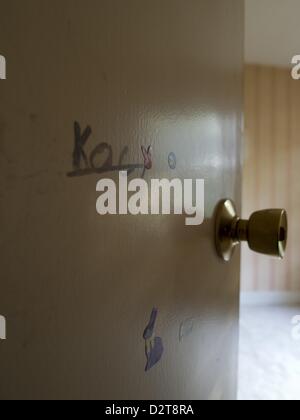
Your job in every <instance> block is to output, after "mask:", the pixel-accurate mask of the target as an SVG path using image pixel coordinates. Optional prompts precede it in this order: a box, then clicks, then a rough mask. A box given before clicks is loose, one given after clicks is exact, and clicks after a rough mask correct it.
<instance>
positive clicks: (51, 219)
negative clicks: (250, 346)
mask: <svg viewBox="0 0 300 420" xmlns="http://www.w3.org/2000/svg"><path fill="white" fill-rule="evenodd" d="M0 48H1V54H2V55H3V56H4V57H5V59H6V77H7V78H6V80H1V81H0V90H1V103H0V146H1V148H0V150H1V153H0V161H1V163H0V168H1V169H0V171H1V178H0V199H1V205H0V224H1V238H0V247H1V248H0V255H1V267H2V270H1V284H0V288H1V292H0V314H1V316H3V317H5V320H6V331H7V337H6V338H7V339H6V340H5V341H4V340H1V341H0V371H1V382H0V397H1V398H2V399H7V398H8V399H19V398H21V399H232V398H235V395H236V373H237V345H238V307H239V268H240V267H239V264H240V256H239V253H238V252H237V253H236V254H235V256H234V258H233V260H232V261H231V262H230V263H229V264H225V263H223V262H222V261H221V260H220V259H219V258H218V257H217V254H216V251H215V245H214V219H213V215H214V209H215V206H216V205H217V203H218V202H219V201H220V200H221V199H223V198H231V199H233V200H234V201H235V203H236V204H237V207H239V206H240V148H241V102H242V101H241V97H242V62H243V1H241V0H226V1H224V0H189V1H183V0H163V1H162V0H151V1H147V0H142V1H141V0H86V1H83V0H63V1H62V0H52V1H50V0H47V1H43V2H41V1H40V0H26V1H22V2H20V1H19V0H11V1H10V2H1V15H0ZM149 146H151V149H148V147H149ZM142 147H143V148H142ZM143 166H146V168H145V169H143ZM99 168H102V169H101V170H99ZM120 168H123V172H125V171H127V170H128V178H129V179H133V178H139V179H145V181H147V182H148V183H150V182H151V180H152V179H159V180H161V179H163V178H166V179H169V180H172V179H174V178H177V179H180V180H185V179H193V180H196V179H204V180H205V221H204V223H203V224H201V225H198V226H186V225H185V217H184V215H174V214H170V215H154V214H152V215H151V214H148V215H146V214H143V215H135V216H134V215H131V214H127V215H126V214H117V215H105V216H104V215H102V216H101V215H99V214H98V213H97V211H96V203H97V200H98V198H99V191H96V187H97V185H98V183H99V181H101V180H103V179H110V180H112V181H115V182H116V183H117V182H118V178H119V171H120ZM144 171H145V173H144V174H143V172H144ZM98 186H99V185H98ZM239 210H240V209H239Z"/></svg>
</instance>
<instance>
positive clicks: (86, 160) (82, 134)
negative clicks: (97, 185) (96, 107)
mask: <svg viewBox="0 0 300 420" xmlns="http://www.w3.org/2000/svg"><path fill="white" fill-rule="evenodd" d="M74 134H75V144H74V151H73V171H72V172H69V173H68V174H67V175H68V176H69V177H78V176H85V175H92V174H103V173H106V172H114V171H118V172H121V171H127V173H128V174H131V173H132V172H134V171H135V170H141V171H142V177H143V176H144V175H145V172H146V170H150V169H151V168H152V148H151V146H148V147H147V148H146V147H144V146H142V148H141V151H142V156H143V161H144V162H143V163H133V164H124V163H123V162H124V160H125V157H126V155H127V154H128V151H129V149H128V147H127V146H125V147H124V148H123V150H122V152H121V154H120V157H119V161H118V163H117V164H114V163H113V150H112V147H111V145H109V144H108V143H100V144H98V145H97V146H96V147H95V148H94V149H93V150H92V152H91V154H90V156H89V157H88V156H87V154H86V152H85V146H86V144H87V142H88V140H89V138H90V136H91V134H92V128H91V127H90V126H87V127H86V129H85V130H84V131H82V130H81V127H80V124H79V123H78V122H77V121H75V123H74ZM99 157H101V158H102V160H103V158H104V162H103V163H102V164H101V165H99V164H98V163H97V159H99Z"/></svg>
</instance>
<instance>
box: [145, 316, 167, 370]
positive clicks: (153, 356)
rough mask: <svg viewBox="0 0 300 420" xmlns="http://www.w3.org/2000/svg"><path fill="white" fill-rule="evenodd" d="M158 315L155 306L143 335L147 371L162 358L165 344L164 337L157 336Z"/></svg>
mask: <svg viewBox="0 0 300 420" xmlns="http://www.w3.org/2000/svg"><path fill="white" fill-rule="evenodd" d="M157 316H158V310H157V309H156V308H154V309H153V310H152V313H151V317H150V321H149V324H148V325H147V327H146V329H145V331H144V334H143V337H144V340H145V353H146V357H147V364H146V367H145V371H146V372H148V371H149V370H150V369H152V368H153V367H154V366H155V365H156V364H157V363H158V362H159V361H160V360H161V358H162V355H163V352H164V346H163V342H162V339H161V338H160V337H156V336H155V324H156V320H157Z"/></svg>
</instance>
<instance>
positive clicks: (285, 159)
mask: <svg viewBox="0 0 300 420" xmlns="http://www.w3.org/2000/svg"><path fill="white" fill-rule="evenodd" d="M244 141H245V151H244V175H243V217H248V216H249V215H250V214H251V213H252V212H253V211H256V210H259V209H264V208H274V207H275V208H285V209H286V210H287V211H288V214H289V241H288V250H287V255H286V258H285V260H284V261H278V260H275V259H270V258H268V257H265V256H260V255H257V254H254V253H252V252H251V251H249V250H248V248H247V246H246V245H245V246H243V250H242V289H243V290H244V291H256V290H259V291H299V290H300V81H294V80H293V79H292V78H291V74H290V70H288V69H279V68H272V67H263V66H254V65H249V66H247V67H246V71H245V139H244Z"/></svg>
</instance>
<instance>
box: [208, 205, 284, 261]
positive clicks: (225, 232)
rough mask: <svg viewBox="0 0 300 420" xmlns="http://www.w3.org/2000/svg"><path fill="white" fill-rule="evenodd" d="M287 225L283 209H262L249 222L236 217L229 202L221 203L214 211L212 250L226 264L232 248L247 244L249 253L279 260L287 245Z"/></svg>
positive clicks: (232, 250) (233, 208) (234, 209)
mask: <svg viewBox="0 0 300 420" xmlns="http://www.w3.org/2000/svg"><path fill="white" fill-rule="evenodd" d="M287 233H288V222H287V213H286V211H285V210H279V209H273V210H262V211H258V212H255V213H253V214H252V216H251V217H250V219H249V220H242V219H240V218H239V216H238V215H237V211H236V208H235V205H234V203H233V202H232V201H231V200H222V201H221V202H220V203H219V204H218V206H217V209H216V226H215V236H216V247H217V252H218V255H219V256H220V257H221V258H222V259H223V260H224V261H230V259H231V257H232V255H233V252H234V249H235V247H236V246H237V245H238V244H239V243H240V242H242V241H247V242H248V245H249V248H250V249H251V250H252V251H255V252H258V253H260V254H265V255H270V256H273V257H277V258H281V259H282V258H283V257H284V254H285V249H286V244H287Z"/></svg>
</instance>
